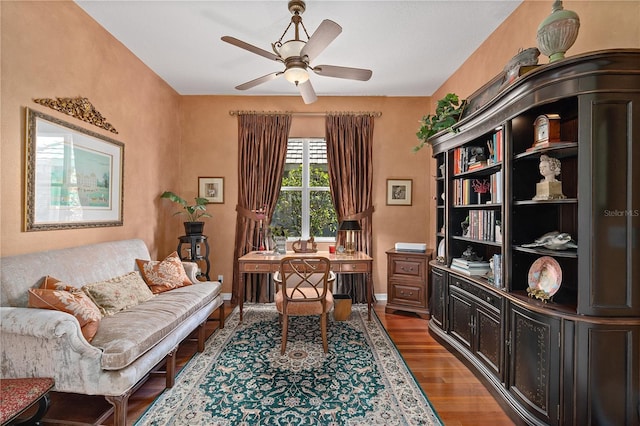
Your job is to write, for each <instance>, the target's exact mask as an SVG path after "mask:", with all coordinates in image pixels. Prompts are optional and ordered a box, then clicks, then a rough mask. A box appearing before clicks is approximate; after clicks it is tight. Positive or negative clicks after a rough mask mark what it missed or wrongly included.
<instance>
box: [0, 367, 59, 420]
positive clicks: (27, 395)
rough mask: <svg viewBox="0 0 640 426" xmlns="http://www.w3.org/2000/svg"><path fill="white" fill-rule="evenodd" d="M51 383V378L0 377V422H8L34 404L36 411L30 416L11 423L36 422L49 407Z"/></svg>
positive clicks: (52, 383)
mask: <svg viewBox="0 0 640 426" xmlns="http://www.w3.org/2000/svg"><path fill="white" fill-rule="evenodd" d="M53 385H54V382H53V379H51V378H24V379H0V424H2V425H6V424H9V423H10V422H12V421H14V420H16V419H17V418H18V417H19V416H20V415H21V414H22V413H24V412H25V411H27V410H28V409H29V408H31V407H32V406H34V405H35V404H38V411H37V412H36V413H35V414H34V415H33V416H32V417H30V418H29V419H24V420H22V419H21V420H20V421H19V422H18V423H12V424H38V423H37V422H38V421H39V420H40V419H41V418H42V416H44V414H45V413H46V412H47V410H48V409H49V391H50V390H51V389H52V388H53Z"/></svg>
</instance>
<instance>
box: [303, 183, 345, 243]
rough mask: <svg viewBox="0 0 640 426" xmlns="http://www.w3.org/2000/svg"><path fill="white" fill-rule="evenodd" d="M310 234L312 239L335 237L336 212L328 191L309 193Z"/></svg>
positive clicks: (336, 226) (336, 225)
mask: <svg viewBox="0 0 640 426" xmlns="http://www.w3.org/2000/svg"><path fill="white" fill-rule="evenodd" d="M309 204H310V207H311V209H310V210H311V232H310V234H311V235H313V236H314V237H335V236H336V231H337V229H338V219H337V217H336V211H335V210H334V209H333V203H332V202H331V193H330V192H329V191H311V193H310V197H309Z"/></svg>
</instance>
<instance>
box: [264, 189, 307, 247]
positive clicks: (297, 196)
mask: <svg viewBox="0 0 640 426" xmlns="http://www.w3.org/2000/svg"><path fill="white" fill-rule="evenodd" d="M271 226H282V227H283V228H284V229H286V230H287V235H288V236H289V237H301V236H302V192H301V191H280V197H279V198H278V204H276V209H275V211H274V212H273V218H272V219H271Z"/></svg>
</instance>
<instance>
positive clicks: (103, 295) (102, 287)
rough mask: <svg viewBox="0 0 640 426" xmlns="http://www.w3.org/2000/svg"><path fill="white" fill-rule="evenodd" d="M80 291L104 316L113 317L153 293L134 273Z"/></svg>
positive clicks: (86, 286)
mask: <svg viewBox="0 0 640 426" xmlns="http://www.w3.org/2000/svg"><path fill="white" fill-rule="evenodd" d="M82 290H83V291H84V292H85V293H86V294H87V296H89V297H90V298H91V300H93V302H94V303H95V304H96V305H97V306H98V308H100V311H101V312H102V313H103V314H104V315H113V314H115V313H117V312H120V311H122V310H124V309H128V308H132V307H134V306H137V305H138V304H140V303H142V302H146V301H147V300H149V299H151V298H152V297H153V293H152V292H151V291H150V290H149V288H148V287H147V285H146V284H145V282H144V280H143V279H142V277H141V276H140V274H139V273H138V272H136V271H133V272H130V273H128V274H126V275H122V276H119V277H115V278H111V279H109V280H105V281H100V282H97V283H91V284H87V285H85V286H84V287H82Z"/></svg>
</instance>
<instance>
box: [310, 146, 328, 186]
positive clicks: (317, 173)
mask: <svg viewBox="0 0 640 426" xmlns="http://www.w3.org/2000/svg"><path fill="white" fill-rule="evenodd" d="M307 143H308V144H309V170H310V171H311V173H310V179H309V186H310V187H315V186H324V187H328V186H329V169H328V166H327V142H326V141H325V140H324V139H311V140H309V141H308V142H307Z"/></svg>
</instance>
